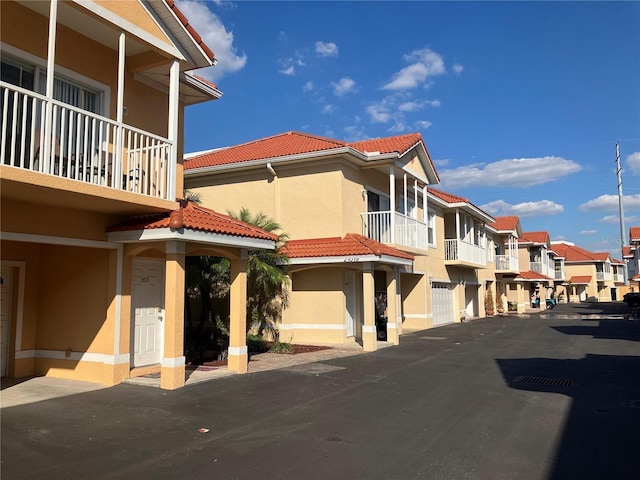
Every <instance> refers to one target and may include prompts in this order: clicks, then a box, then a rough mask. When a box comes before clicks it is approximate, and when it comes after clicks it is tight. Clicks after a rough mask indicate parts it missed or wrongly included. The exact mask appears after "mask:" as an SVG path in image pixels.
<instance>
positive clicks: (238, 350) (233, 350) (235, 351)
mask: <svg viewBox="0 0 640 480" xmlns="http://www.w3.org/2000/svg"><path fill="white" fill-rule="evenodd" d="M227 353H228V355H229V356H233V357H241V356H244V355H246V354H247V353H248V349H247V346H246V345H244V346H242V347H229V349H228V350H227Z"/></svg>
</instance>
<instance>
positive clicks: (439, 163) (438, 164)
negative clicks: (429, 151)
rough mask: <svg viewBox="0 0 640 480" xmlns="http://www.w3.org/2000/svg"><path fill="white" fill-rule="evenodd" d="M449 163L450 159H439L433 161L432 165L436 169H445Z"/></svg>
mask: <svg viewBox="0 0 640 480" xmlns="http://www.w3.org/2000/svg"><path fill="white" fill-rule="evenodd" d="M450 163H451V159H450V158H439V159H437V160H433V164H434V165H435V166H436V167H438V168H439V167H446V166H447V165H449V164H450Z"/></svg>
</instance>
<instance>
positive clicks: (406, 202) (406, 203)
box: [402, 172, 409, 217]
mask: <svg viewBox="0 0 640 480" xmlns="http://www.w3.org/2000/svg"><path fill="white" fill-rule="evenodd" d="M402 190H403V191H402V202H403V206H402V208H404V210H403V211H404V216H405V217H408V216H409V212H408V208H409V199H408V198H407V197H408V196H407V172H404V173H403V174H402Z"/></svg>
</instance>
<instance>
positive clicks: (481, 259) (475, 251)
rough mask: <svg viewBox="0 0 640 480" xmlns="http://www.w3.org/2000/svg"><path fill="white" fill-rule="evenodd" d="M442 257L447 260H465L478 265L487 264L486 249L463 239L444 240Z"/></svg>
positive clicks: (483, 265)
mask: <svg viewBox="0 0 640 480" xmlns="http://www.w3.org/2000/svg"><path fill="white" fill-rule="evenodd" d="M444 259H445V261H448V262H465V263H471V264H474V265H477V266H479V267H486V266H487V250H486V248H483V247H481V246H479V245H474V244H472V243H469V242H465V241H464V240H455V239H454V240H451V239H449V240H445V241H444Z"/></svg>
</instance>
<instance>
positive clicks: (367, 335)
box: [362, 263, 378, 352]
mask: <svg viewBox="0 0 640 480" xmlns="http://www.w3.org/2000/svg"><path fill="white" fill-rule="evenodd" d="M375 294H376V292H375V282H374V279H373V265H372V264H371V263H365V264H364V265H363V271H362V299H363V303H364V308H363V314H364V322H363V325H362V349H363V350H364V351H365V352H373V351H374V350H377V348H378V340H377V336H376V313H375V308H376V305H375Z"/></svg>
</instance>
